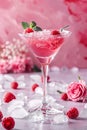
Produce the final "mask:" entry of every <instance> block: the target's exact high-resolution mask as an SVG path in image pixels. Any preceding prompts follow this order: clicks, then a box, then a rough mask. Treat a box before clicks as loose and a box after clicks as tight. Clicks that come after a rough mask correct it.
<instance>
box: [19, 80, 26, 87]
mask: <svg viewBox="0 0 87 130" xmlns="http://www.w3.org/2000/svg"><path fill="white" fill-rule="evenodd" d="M25 86H26V84H25V82H23V81H18V88H25Z"/></svg>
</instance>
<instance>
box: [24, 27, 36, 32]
mask: <svg viewBox="0 0 87 130" xmlns="http://www.w3.org/2000/svg"><path fill="white" fill-rule="evenodd" d="M24 32H25V33H31V32H34V31H33V29H32V28H26V29H25V31H24Z"/></svg>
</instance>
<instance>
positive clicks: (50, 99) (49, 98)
mask: <svg viewBox="0 0 87 130" xmlns="http://www.w3.org/2000/svg"><path fill="white" fill-rule="evenodd" d="M55 101H56V99H55V98H53V97H52V96H50V95H47V96H46V102H47V103H53V102H55Z"/></svg>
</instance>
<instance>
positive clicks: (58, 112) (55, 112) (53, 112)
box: [46, 108, 63, 115]
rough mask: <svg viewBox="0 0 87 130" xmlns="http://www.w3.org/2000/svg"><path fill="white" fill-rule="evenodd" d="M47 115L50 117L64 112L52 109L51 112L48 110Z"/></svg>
mask: <svg viewBox="0 0 87 130" xmlns="http://www.w3.org/2000/svg"><path fill="white" fill-rule="evenodd" d="M46 113H47V114H48V115H50V114H62V113H63V111H60V110H57V109H55V108H51V109H50V110H47V111H46Z"/></svg>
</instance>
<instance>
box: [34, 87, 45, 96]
mask: <svg viewBox="0 0 87 130" xmlns="http://www.w3.org/2000/svg"><path fill="white" fill-rule="evenodd" d="M35 93H36V94H40V95H43V89H42V88H41V87H37V88H36V89H35Z"/></svg>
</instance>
